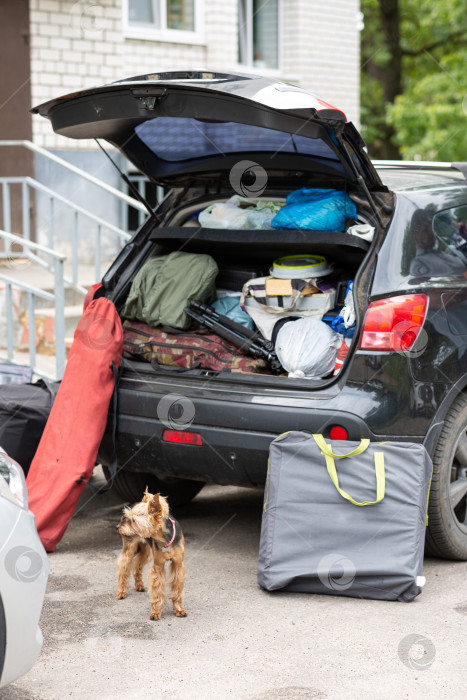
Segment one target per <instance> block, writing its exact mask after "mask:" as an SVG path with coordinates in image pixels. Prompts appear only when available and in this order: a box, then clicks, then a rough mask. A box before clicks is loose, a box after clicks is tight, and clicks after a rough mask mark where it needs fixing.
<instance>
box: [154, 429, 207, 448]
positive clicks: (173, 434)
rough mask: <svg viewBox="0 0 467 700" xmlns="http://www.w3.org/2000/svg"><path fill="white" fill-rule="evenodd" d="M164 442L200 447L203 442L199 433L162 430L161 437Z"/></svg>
mask: <svg viewBox="0 0 467 700" xmlns="http://www.w3.org/2000/svg"><path fill="white" fill-rule="evenodd" d="M162 439H163V440H164V442H176V443H178V444H179V445H202V444H203V441H202V439H201V435H200V434H199V433H190V432H188V431H186V430H164V433H163V435H162Z"/></svg>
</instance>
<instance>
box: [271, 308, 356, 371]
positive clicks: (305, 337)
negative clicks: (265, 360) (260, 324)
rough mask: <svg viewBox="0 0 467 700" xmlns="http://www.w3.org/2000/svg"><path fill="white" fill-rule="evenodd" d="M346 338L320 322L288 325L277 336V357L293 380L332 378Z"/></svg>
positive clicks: (311, 321) (312, 319) (310, 320)
mask: <svg viewBox="0 0 467 700" xmlns="http://www.w3.org/2000/svg"><path fill="white" fill-rule="evenodd" d="M341 344H342V336H341V335H339V334H338V333H336V332H335V331H333V330H332V328H329V326H327V325H326V324H325V323H323V321H320V320H318V319H317V318H301V319H299V320H298V321H290V323H285V324H284V325H283V326H282V328H281V329H280V331H279V333H278V334H277V340H276V353H277V357H278V358H279V361H280V363H281V365H282V367H283V368H284V369H285V370H286V371H287V372H288V373H289V377H292V378H304V377H305V378H306V379H320V378H321V377H325V376H326V375H327V374H330V373H331V372H332V371H333V369H334V366H335V364H336V357H337V353H338V351H339V348H340V346H341Z"/></svg>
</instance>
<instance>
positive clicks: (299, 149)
mask: <svg viewBox="0 0 467 700" xmlns="http://www.w3.org/2000/svg"><path fill="white" fill-rule="evenodd" d="M135 132H136V134H137V135H138V137H139V138H140V139H141V141H142V142H143V143H144V144H145V145H146V146H147V147H148V148H149V149H150V150H151V151H152V152H153V153H154V154H155V155H156V156H157V157H158V158H161V159H162V160H166V161H172V162H173V161H182V160H191V159H194V158H203V157H206V156H219V155H221V156H224V155H226V154H228V153H243V152H248V151H250V152H251V151H263V152H271V153H276V152H281V153H299V154H301V155H305V156H315V157H318V158H327V159H331V160H334V161H338V158H337V156H336V154H335V153H334V151H333V150H332V149H331V148H330V147H329V146H328V145H327V144H326V143H325V142H324V141H322V140H321V139H310V138H307V137H306V136H300V134H287V133H285V132H283V131H276V130H274V129H265V128H264V127H261V126H252V125H250V124H237V123H235V122H216V123H212V122H204V121H198V120H197V119H188V118H185V117H179V118H177V119H173V118H172V117H158V118H157V119H151V120H149V121H146V122H143V123H142V124H139V125H138V126H137V127H136V128H135Z"/></svg>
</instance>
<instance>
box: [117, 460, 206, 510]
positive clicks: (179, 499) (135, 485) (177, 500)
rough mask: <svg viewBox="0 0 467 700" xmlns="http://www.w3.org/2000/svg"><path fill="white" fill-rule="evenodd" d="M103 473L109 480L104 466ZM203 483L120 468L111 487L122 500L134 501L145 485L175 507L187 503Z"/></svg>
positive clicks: (141, 494)
mask: <svg viewBox="0 0 467 700" xmlns="http://www.w3.org/2000/svg"><path fill="white" fill-rule="evenodd" d="M104 474H105V476H106V479H107V480H109V479H110V474H109V470H108V469H107V467H104ZM204 483H205V482H204V481H194V480H192V479H178V478H177V477H172V476H162V475H159V474H151V473H150V472H130V471H125V470H124V469H120V470H119V471H118V472H117V474H116V475H115V480H114V483H113V488H114V489H115V491H116V492H117V493H118V495H119V496H120V498H122V499H123V500H124V501H130V502H131V503H134V502H135V501H140V500H141V498H142V496H143V493H144V491H145V489H146V486H147V487H148V490H149V493H160V494H161V495H162V496H167V498H168V499H169V503H170V505H171V506H174V507H175V506H181V505H183V504H184V503H189V502H190V501H191V500H192V499H193V498H194V497H195V496H196V495H197V494H198V493H199V492H200V491H201V489H202V488H203V486H204Z"/></svg>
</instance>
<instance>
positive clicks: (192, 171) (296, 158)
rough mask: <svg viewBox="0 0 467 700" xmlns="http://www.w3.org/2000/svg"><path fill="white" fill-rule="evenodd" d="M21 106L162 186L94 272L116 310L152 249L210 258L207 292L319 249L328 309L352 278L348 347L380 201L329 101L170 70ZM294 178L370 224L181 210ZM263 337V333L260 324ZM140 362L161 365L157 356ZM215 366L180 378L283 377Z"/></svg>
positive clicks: (383, 217) (266, 192) (362, 304)
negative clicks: (275, 220) (330, 296)
mask: <svg viewBox="0 0 467 700" xmlns="http://www.w3.org/2000/svg"><path fill="white" fill-rule="evenodd" d="M33 112H35V113H38V114H41V115H42V116H44V117H46V118H48V119H49V120H50V121H51V124H52V126H53V129H54V131H56V133H58V134H61V135H64V136H68V137H69V138H73V139H81V138H86V139H90V138H94V139H105V140H106V141H108V142H109V143H110V144H112V145H113V146H115V147H116V148H118V149H119V150H120V151H121V152H122V153H123V154H124V155H125V156H126V157H127V158H128V159H129V160H130V161H131V162H132V163H133V164H134V165H135V166H136V167H137V168H138V169H139V170H140V171H141V172H143V173H144V174H145V175H146V176H147V177H148V178H149V179H150V180H152V181H153V182H155V183H157V184H158V185H161V186H163V187H165V188H167V189H170V194H169V195H168V197H167V198H166V199H165V200H164V202H163V203H162V205H161V206H160V207H159V208H158V209H157V210H156V212H154V213H153V212H151V210H150V208H149V207H148V208H149V211H150V213H151V219H150V220H148V222H147V223H146V224H145V225H144V226H143V228H142V229H141V230H140V231H139V232H138V233H137V234H136V235H135V237H134V239H133V240H132V241H131V242H130V243H129V244H128V245H127V246H126V247H125V249H124V250H123V251H122V254H121V255H120V256H119V258H117V260H116V262H115V263H114V265H113V266H112V267H111V269H110V270H109V272H108V273H107V274H106V275H105V276H104V278H103V285H104V288H105V290H106V293H107V295H108V296H110V297H111V298H113V300H114V301H115V302H116V304H117V306H118V308H119V309H120V311H121V312H122V315H124V313H123V310H124V305H125V301H126V299H127V297H128V294H129V292H130V289H131V285H132V282H133V280H134V278H135V276H136V275H137V274H138V271H139V270H140V269H141V267H142V266H143V265H144V264H145V263H146V262H147V261H149V260H150V258H151V257H153V256H157V255H167V254H168V255H170V253H172V252H175V251H184V252H185V253H190V254H194V255H195V256H196V255H208V256H210V259H212V260H213V261H215V264H216V265H217V267H218V270H219V272H218V275H217V279H216V290H217V293H218V295H219V296H220V294H221V293H222V294H235V293H236V294H240V293H241V291H242V285H243V284H244V283H245V282H247V281H248V280H249V279H254V278H262V277H267V276H268V275H269V272H270V269H271V266H272V265H273V263H274V261H276V260H277V259H278V258H281V257H284V256H291V255H296V256H310V255H311V256H313V255H314V256H324V257H325V258H326V261H327V262H328V263H329V264H330V265H331V266H332V272H329V274H328V276H327V277H326V281H328V280H329V282H330V283H331V284H333V285H334V287H335V291H336V299H335V302H334V309H330V311H332V312H334V314H335V315H336V314H337V312H338V310H339V309H340V308H342V306H343V301H344V299H343V294H342V290H344V296H345V290H346V288H347V283H348V282H349V281H350V280H353V282H354V298H355V313H356V323H357V328H356V332H355V336H354V341H353V344H352V348H351V349H350V351H349V352H348V356H349V357H350V356H351V353H352V350H353V348H354V346H355V344H356V338H357V337H358V325H359V322H360V318H361V317H362V314H363V312H364V311H365V308H366V305H367V303H368V302H367V300H368V292H369V285H370V281H371V274H372V269H373V265H372V263H373V262H374V255H375V250H376V247H377V244H378V242H379V241H380V240H381V238H382V236H383V235H384V230H385V225H386V223H387V219H388V217H389V215H390V214H391V204H392V202H391V195H390V194H389V193H388V192H387V188H386V187H385V186H384V185H383V184H382V182H381V180H380V178H379V175H378V173H377V172H376V170H375V168H374V167H373V165H372V163H371V161H370V159H369V158H368V155H367V153H366V151H365V144H364V142H363V140H362V138H361V136H360V134H359V133H358V131H357V130H356V128H355V127H354V126H353V124H352V123H351V122H349V121H347V119H346V116H345V114H344V113H343V112H342V111H341V110H339V109H337V108H336V107H333V106H332V105H330V104H328V103H326V102H324V101H323V100H321V99H320V98H319V97H317V96H315V95H313V94H312V93H309V92H307V91H305V90H303V89H301V88H299V87H296V86H293V85H287V84H285V83H282V82H279V81H273V80H269V79H267V78H263V77H261V76H255V75H242V74H229V73H214V72H209V71H177V72H171V73H152V74H149V75H143V76H136V77H133V78H128V79H125V80H121V81H118V82H116V83H112V84H109V85H103V86H100V87H96V88H90V89H87V90H82V91H80V92H75V93H72V94H69V95H65V96H63V97H60V98H56V99H53V100H50V101H48V102H46V103H44V104H42V105H39V106H38V107H35V108H34V109H33ZM99 145H100V144H99ZM258 173H260V174H261V176H262V177H263V178H264V182H263V181H261V182H260V181H259V180H260V179H261V178H259V175H258ZM258 178H259V179H258ZM263 185H264V187H263ZM266 187H267V189H266ZM301 188H307V189H311V190H313V189H319V188H322V189H325V190H326V189H327V190H335V191H337V192H338V193H339V194H341V195H342V194H343V193H345V197H346V198H347V199H348V197H350V198H352V200H353V202H354V203H356V204H357V211H358V215H357V217H355V215H353V216H351V217H350V219H352V218H353V219H354V223H355V220H356V221H358V222H363V223H368V224H371V226H373V227H374V229H375V238H374V241H373V243H372V245H371V246H370V244H369V243H367V242H366V241H365V240H362V239H360V238H358V237H356V236H353V235H351V234H349V233H347V232H344V231H347V228H348V224H349V222H348V221H346V223H345V227H344V226H342V227H340V228H339V230H337V227H336V230H331V231H329V227H328V230H327V231H322V230H310V228H313V227H310V226H298V227H297V229H300V230H296V229H295V228H293V229H290V228H287V230H281V229H277V228H276V229H269V228H267V227H263V228H261V227H260V228H259V229H258V228H255V229H248V228H242V229H241V230H236V229H233V230H232V228H230V227H229V228H226V229H222V228H220V229H219V228H215V229H214V228H210V227H209V226H202V225H201V226H197V221H196V220H195V221H194V222H193V215H194V214H195V215H196V214H198V213H199V212H200V211H201V210H203V209H204V208H206V207H207V206H208V205H209V203H211V202H212V201H214V202H216V201H224V202H225V201H226V200H228V199H229V198H230V197H231V196H232V195H233V193H234V192H236V193H237V194H238V193H239V192H242V193H243V195H245V196H247V197H261V198H263V199H266V200H271V201H278V200H279V201H282V202H284V203H285V199H286V197H287V195H290V193H291V192H293V191H296V190H299V189H301ZM346 201H347V200H346ZM195 218H196V217H195ZM347 218H348V217H346V219H347ZM190 222H191V223H190ZM193 224H194V225H193ZM314 228H315V229H317V228H319V227H314ZM330 228H331V229H332V228H333V227H330ZM303 229H306V230H303ZM294 282H296V280H294ZM314 284H315V287H319V285H318V282H315V283H314ZM150 286H151V284H150V283H148V287H149V288H150ZM295 291H296V289H295V288H294V292H295ZM319 291H320V290H319ZM167 294H168V296H170V292H167ZM191 298H193V297H191ZM285 298H286V297H285V296H284V299H285ZM169 301H170V299H169V298H168V300H167V303H169ZM161 303H162V304H164V303H165V302H164V300H162V302H161ZM278 303H279V302H278ZM311 303H313V302H311ZM328 305H329V304H328ZM279 306H281V303H279ZM326 311H327V309H326ZM136 318H138V316H137V317H136ZM183 327H184V326H183ZM263 335H264V333H263ZM266 338H267V340H269V339H270V338H268V336H267V334H266ZM174 344H175V341H174ZM148 371H149V370H148ZM151 371H153V372H156V373H164V372H168V371H169V370H168V369H166V368H164V367H163V366H158V367H156V368H151ZM170 371H171V370H170ZM216 372H217V370H216V371H214V370H203V371H200V370H198V369H192V368H189V369H188V371H187V376H188V375H191V376H193V377H199V376H202V377H206V376H210V377H211V378H212V379H213V380H215V379H216V376H218V375H219V377H220V375H222V378H223V379H225V380H226V381H236V382H245V381H248V382H251V381H254V382H263V383H268V382H269V383H271V382H272V383H277V382H289V384H290V382H291V381H292V380H291V379H289V378H288V377H287V374H284V375H282V376H273V375H272V374H271V373H270V372H268V371H267V369H266V370H265V371H260V372H259V373H258V374H257V375H255V374H252V373H249V374H240V373H237V374H234V373H233V372H231V373H228V372H217V375H216ZM329 381H333V379H332V372H331V373H330V374H327V376H325V377H324V378H323V379H322V380H319V381H314V380H305V381H304V382H302V381H301V380H299V379H296V378H294V380H293V382H294V385H295V386H298V385H299V384H303V386H306V387H307V388H309V387H310V386H311V385H312V384H314V385H320V386H321V385H323V384H325V383H328V382H329Z"/></svg>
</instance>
